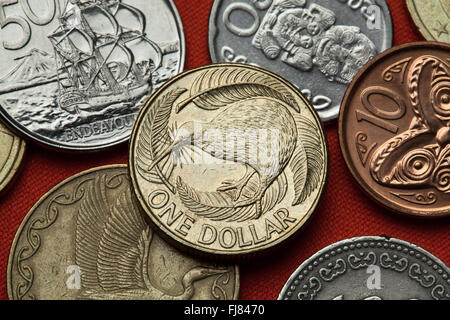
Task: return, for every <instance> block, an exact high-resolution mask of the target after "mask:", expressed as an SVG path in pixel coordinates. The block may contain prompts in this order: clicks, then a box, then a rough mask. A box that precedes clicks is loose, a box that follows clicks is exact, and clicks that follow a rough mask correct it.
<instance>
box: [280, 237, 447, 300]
mask: <svg viewBox="0 0 450 320" xmlns="http://www.w3.org/2000/svg"><path fill="white" fill-rule="evenodd" d="M449 279H450V269H449V268H448V267H447V266H446V265H445V264H444V263H443V262H442V261H440V260H439V259H438V258H436V257H435V256H433V255H432V254H431V253H429V252H427V251H426V250H424V249H422V248H420V247H418V246H416V245H414V244H411V243H408V242H405V241H402V240H398V239H394V238H389V239H388V238H383V237H359V238H352V239H347V240H343V241H340V242H337V243H335V244H332V245H330V246H328V247H326V248H324V249H322V250H320V251H319V252H317V253H316V254H314V255H313V256H312V257H311V258H309V259H308V260H306V261H305V262H303V263H302V264H301V265H300V267H299V268H298V269H297V270H296V271H295V272H294V273H293V274H292V275H291V277H290V278H289V280H288V281H287V283H286V284H285V285H284V287H283V289H282V290H281V293H280V295H279V297H278V299H279V300H448V299H450V280H449Z"/></svg>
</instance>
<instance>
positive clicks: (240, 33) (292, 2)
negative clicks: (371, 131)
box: [209, 0, 392, 121]
mask: <svg viewBox="0 0 450 320" xmlns="http://www.w3.org/2000/svg"><path fill="white" fill-rule="evenodd" d="M349 21H352V24H354V25H347V24H348V23H349ZM391 32H392V28H391V23H390V17H389V9H388V8H387V5H386V4H385V3H381V2H380V1H372V0H366V1H339V2H338V1H307V0H274V1H226V0H216V1H215V3H214V6H213V9H212V14H211V18H210V40H209V41H210V43H209V45H210V53H211V57H212V60H213V61H214V62H238V63H248V64H254V65H258V66H261V67H265V68H267V69H269V70H272V71H276V72H277V73H280V74H281V75H282V76H283V77H285V78H287V79H289V80H290V81H292V82H293V83H294V84H295V85H296V86H298V87H299V88H300V89H301V91H302V93H303V94H304V95H305V96H306V97H307V98H308V100H309V101H310V102H311V103H312V104H313V106H314V107H315V109H316V110H317V111H318V112H319V115H320V116H321V118H322V120H325V121H328V120H332V119H335V118H336V117H337V115H338V110H339V104H340V100H341V99H342V96H343V94H344V92H345V85H347V84H348V83H350V81H351V80H352V79H353V77H354V76H355V75H356V73H357V72H358V71H359V70H360V68H361V67H362V66H364V65H365V64H366V63H367V62H368V61H369V60H371V59H372V58H373V57H375V56H376V55H377V53H379V52H381V51H383V50H385V49H387V48H388V47H390V45H391V40H392V34H390V33H391ZM299 79H301V80H299ZM315 83H317V85H316V86H315V85H313V84H315ZM319 84H320V85H321V87H320V88H327V90H320V89H319Z"/></svg>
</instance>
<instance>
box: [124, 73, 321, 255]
mask: <svg viewBox="0 0 450 320" xmlns="http://www.w3.org/2000/svg"><path fill="white" fill-rule="evenodd" d="M129 161H130V166H129V167H130V172H131V177H132V182H133V187H134V190H135V191H136V193H137V196H138V199H139V201H140V203H141V205H142V207H143V208H144V209H145V211H146V213H147V214H148V215H149V217H150V218H151V221H152V223H153V224H154V225H155V227H156V228H157V229H159V230H160V231H161V233H162V234H163V235H164V236H165V237H166V238H168V239H169V240H170V241H172V242H173V243H175V244H177V245H179V246H181V247H183V248H186V249H188V250H191V251H193V250H194V251H196V252H197V253H203V254H210V255H215V256H216V257H219V256H220V257H234V256H239V255H245V254H250V253H257V252H260V251H263V250H266V249H269V248H272V247H274V246H276V245H278V244H280V243H282V242H283V241H284V240H286V239H288V238H289V237H291V236H292V235H293V234H294V233H295V232H297V231H298V230H299V229H300V228H301V227H302V226H303V225H304V224H305V222H306V221H307V220H308V219H309V218H310V217H311V215H312V214H313V212H314V210H315V208H316V207H317V204H318V202H319V199H320V196H321V194H322V192H323V189H324V186H325V181H326V176H327V170H328V168H327V164H328V155H327V145H326V137H325V134H324V131H323V129H322V126H321V122H320V119H319V117H318V116H317V113H316V112H315V111H314V109H313V108H312V106H311V105H310V104H309V103H308V102H307V101H306V99H305V98H304V97H303V96H302V95H301V94H300V92H299V91H298V90H297V89H296V88H295V87H293V86H292V85H291V84H290V83H288V82H287V81H285V80H283V79H281V78H280V77H278V76H276V75H275V74H273V73H270V72H268V71H265V70H263V69H261V68H256V67H252V66H248V65H239V64H222V65H211V66H205V67H202V68H199V69H195V70H191V71H188V72H185V73H183V74H181V75H179V76H177V77H175V78H174V79H172V80H171V81H169V82H168V83H167V84H166V85H165V86H164V87H163V88H162V89H161V90H160V91H158V92H157V93H156V94H154V95H153V96H152V98H151V99H150V100H149V101H148V102H147V104H146V106H145V107H144V109H143V110H142V112H141V113H140V115H139V117H138V120H137V121H136V126H135V129H134V131H133V135H132V141H131V144H130V160H129Z"/></svg>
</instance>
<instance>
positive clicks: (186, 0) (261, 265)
mask: <svg viewBox="0 0 450 320" xmlns="http://www.w3.org/2000/svg"><path fill="white" fill-rule="evenodd" d="M212 2H213V0H201V1H194V0H175V4H176V5H177V7H178V10H179V12H180V15H181V17H182V20H183V24H184V31H185V35H186V44H187V57H186V66H185V69H191V68H193V67H198V66H201V65H205V64H209V63H210V62H211V61H210V58H209V54H208V46H207V29H208V18H209V12H210V8H211V5H212ZM387 2H388V4H389V6H390V8H391V11H392V16H393V22H394V29H395V35H394V38H395V40H394V41H395V44H396V45H398V44H402V43H406V42H411V41H417V40H423V38H422V36H421V35H420V33H419V32H418V31H417V28H416V27H415V25H414V23H413V22H412V20H411V18H410V16H409V13H408V10H407V8H406V4H405V1H398V0H388V1H387ZM326 133H327V137H328V142H329V158H330V170H329V178H328V184H327V187H326V190H325V192H324V195H323V197H322V200H321V203H320V206H319V208H318V210H317V211H316V212H315V213H314V215H313V217H312V218H311V220H310V222H309V223H308V224H307V225H306V226H305V227H304V228H303V230H302V231H301V232H299V233H298V234H297V235H296V236H295V237H294V238H293V239H291V240H290V241H289V242H288V243H286V244H285V245H284V246H282V247H280V248H277V249H276V250H275V251H272V252H270V253H269V254H268V255H265V256H261V257H257V258H249V259H247V260H244V261H242V262H241V263H240V267H241V269H240V270H241V290H240V299H276V298H277V297H278V294H279V292H280V290H281V288H282V287H283V285H284V283H285V282H286V280H287V279H288V278H289V276H290V275H291V273H292V272H293V271H294V270H295V269H296V268H297V267H298V266H299V265H300V264H301V263H302V262H303V261H304V260H305V259H307V258H308V257H310V256H311V255H312V254H313V253H315V252H316V251H317V250H319V249H321V248H323V247H325V246H327V245H329V244H331V243H334V242H336V241H339V240H342V239H345V238H349V237H355V236H363V235H382V234H385V235H389V236H391V237H396V238H400V239H403V240H406V241H410V242H412V243H415V244H417V245H419V246H421V247H423V248H424V249H426V250H429V251H430V252H432V253H433V254H434V255H436V256H437V257H439V258H440V259H441V260H442V261H443V262H444V263H446V264H447V265H448V264H450V250H449V243H450V232H448V231H449V227H450V219H449V218H446V219H440V220H420V219H417V218H409V217H404V216H400V215H397V214H394V213H392V212H389V211H387V210H385V209H383V208H382V207H381V206H379V205H378V204H377V203H375V202H373V201H372V200H371V199H369V198H367V196H366V195H365V194H364V193H363V192H362V190H361V189H360V187H359V185H358V184H357V183H356V181H354V180H353V178H352V177H351V175H350V173H349V171H348V170H347V167H346V166H345V163H344V161H343V158H342V156H341V153H340V148H339V142H338V134H337V123H333V124H330V125H327V126H326ZM127 154H128V146H127V145H125V144H124V145H122V146H120V147H117V148H115V149H112V150H109V151H106V152H101V153H94V154H84V155H68V154H61V153H57V152H53V151H48V150H46V149H44V148H42V147H40V146H37V145H35V144H33V143H29V144H28V150H27V153H26V156H25V161H24V163H23V166H22V169H21V171H20V174H19V176H18V179H17V180H16V182H15V183H14V185H13V186H12V189H11V190H9V192H8V193H7V194H6V195H4V196H2V197H1V198H0V299H7V294H6V265H7V260H8V254H9V249H10V246H11V242H12V240H13V237H14V234H15V232H16V229H17V228H18V226H19V224H20V222H21V221H22V219H23V217H24V216H25V215H26V214H27V212H28V210H29V209H30V208H31V207H32V206H33V204H34V203H35V202H36V201H37V200H38V199H39V198H40V197H41V196H42V195H43V194H44V193H45V192H47V191H48V190H49V189H51V188H52V187H53V186H55V185H56V184H57V183H59V182H60V181H62V180H63V179H66V178H68V177H70V176H71V175H73V174H76V173H78V172H80V171H83V170H87V169H90V168H93V167H96V166H101V165H106V164H114V163H126V162H127Z"/></svg>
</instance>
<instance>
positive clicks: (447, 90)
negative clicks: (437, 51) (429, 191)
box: [370, 56, 450, 193]
mask: <svg viewBox="0 0 450 320" xmlns="http://www.w3.org/2000/svg"><path fill="white" fill-rule="evenodd" d="M407 82H408V90H409V94H410V104H411V107H412V109H413V111H414V115H415V117H414V118H413V120H412V123H411V126H410V129H409V130H408V131H406V132H402V133H401V134H399V135H397V136H395V137H393V138H392V139H390V140H388V141H386V142H385V143H384V144H383V145H382V146H380V147H379V148H378V149H377V150H376V151H375V153H374V154H373V156H372V160H371V165H370V172H371V174H372V177H373V178H374V179H375V180H376V181H377V182H378V183H380V184H384V185H388V186H393V187H404V186H408V187H422V186H426V187H429V186H431V187H434V188H436V189H437V190H438V191H440V192H444V193H450V65H449V64H448V63H447V62H446V61H443V60H441V59H439V58H437V57H434V56H422V57H419V58H417V59H416V60H414V61H412V62H411V66H410V68H409V72H408V78H407ZM424 140H425V141H429V142H430V144H428V145H425V146H423V147H417V145H418V143H417V142H418V141H424ZM422 144H423V143H422ZM392 164H393V165H392Z"/></svg>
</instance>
